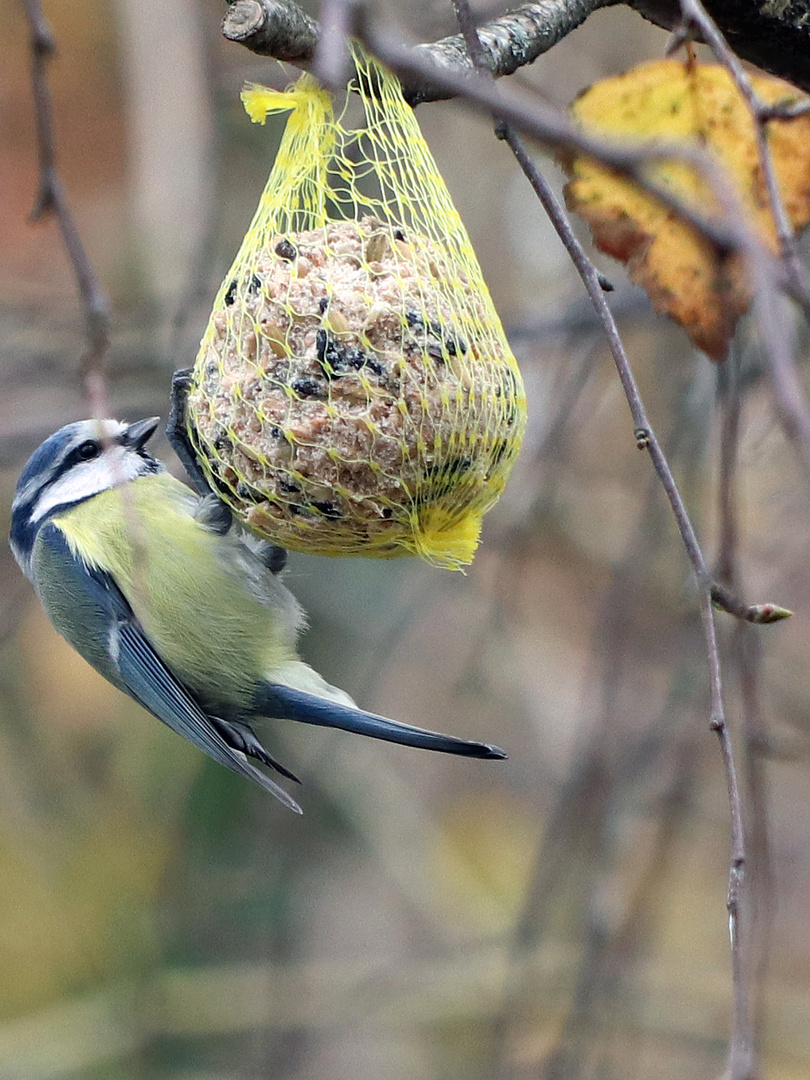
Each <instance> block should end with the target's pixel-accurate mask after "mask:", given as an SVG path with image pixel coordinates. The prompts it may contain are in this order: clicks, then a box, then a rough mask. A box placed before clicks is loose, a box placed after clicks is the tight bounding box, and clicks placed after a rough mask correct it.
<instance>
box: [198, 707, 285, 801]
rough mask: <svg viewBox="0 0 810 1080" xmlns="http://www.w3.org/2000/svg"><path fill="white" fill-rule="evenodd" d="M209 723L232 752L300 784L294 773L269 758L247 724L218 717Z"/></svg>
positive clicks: (214, 717) (212, 718)
mask: <svg viewBox="0 0 810 1080" xmlns="http://www.w3.org/2000/svg"><path fill="white" fill-rule="evenodd" d="M211 723H212V724H213V725H214V727H215V728H216V729H217V731H218V732H219V733H220V735H221V736H222V738H223V739H224V740H225V742H226V743H228V745H229V746H232V747H233V749H234V750H239V751H240V752H241V753H243V754H247V756H248V757H252V758H255V760H256V761H261V762H262V764H263V765H269V766H270V768H271V769H275V770H276V772H277V773H281V775H282V776H286V777H287V779H288V780H294V781H295V782H296V784H300V783H301V781H300V780H299V779H298V777H297V776H296V775H295V773H291V772H290V770H289V769H285V767H284V766H283V765H282V764H280V762H278V761H276V760H275V758H272V757H270V755H269V754H268V753H267V751H266V750H265V748H264V747H263V746H262V744H261V743H260V742H259V740H258V739H257V738H256V734H255V732H254V731H253V728H251V727H248V725H247V724H243V723H240V721H238V720H222V719H220V717H218V716H212V717H211Z"/></svg>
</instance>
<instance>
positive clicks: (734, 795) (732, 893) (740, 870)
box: [700, 591, 757, 1080]
mask: <svg viewBox="0 0 810 1080" xmlns="http://www.w3.org/2000/svg"><path fill="white" fill-rule="evenodd" d="M700 614H701V618H702V620H703V631H704V634H705V636H706V642H707V646H708V652H709V674H710V682H711V726H712V730H713V731H715V732H717V738H718V739H719V741H720V750H721V753H722V756H723V768H724V769H725V773H726V785H727V788H728V801H729V807H730V810H731V865H730V869H729V878H728V897H727V900H726V906H727V908H728V931H729V938H730V940H731V979H732V985H733V988H734V1010H733V1017H732V1024H731V1038H730V1040H729V1065H728V1075H729V1080H751V1078H752V1077H754V1076H756V1074H757V1070H756V1053H755V1049H754V1030H753V1024H752V1021H751V1010H750V1008H749V1003H748V972H747V970H746V962H745V961H746V957H745V951H744V942H743V938H742V936H741V933H740V922H741V909H742V903H743V897H744V890H745V886H746V860H745V834H744V829H743V817H742V800H741V799H740V789H739V785H738V782H737V770H736V766H735V764H734V753H733V749H732V746H731V735H730V733H729V730H728V725H727V724H726V716H725V708H724V705H723V684H722V677H721V673H720V654H719V651H718V648H717V630H716V627H715V625H714V610H713V608H712V603H711V597H710V596H709V593H708V592H705V591H704V592H703V593H702V595H701V602H700Z"/></svg>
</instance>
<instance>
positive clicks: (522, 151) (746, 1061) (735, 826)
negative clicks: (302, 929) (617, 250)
mask: <svg viewBox="0 0 810 1080" xmlns="http://www.w3.org/2000/svg"><path fill="white" fill-rule="evenodd" d="M453 4H454V7H455V9H456V12H457V15H458V18H459V23H460V25H461V27H462V30H463V32H464V34H465V38H466V40H467V42H468V46H469V49H470V54H471V55H472V57H473V59H474V60H475V59H476V57H478V58H479V61H480V55H481V51H480V47H479V46H477V45H476V41H475V38H476V36H477V35H476V31H475V26H474V23H473V21H472V17H471V14H470V10H469V4H468V0H453ZM497 134H498V136H499V137H500V138H502V139H504V141H505V142H506V143H507V144H508V145H509V147H510V149H511V150H512V152H513V153H514V155H515V158H516V159H517V161H518V164H519V165H520V167H521V168H522V169H523V171H524V173H525V174H526V177H527V179H528V180H529V182H530V183H531V185H532V187H533V189H534V191H535V193H536V194H537V196H538V198H539V199H540V202H541V203H542V205H543V208H544V209H545V210H546V213H547V214H548V215H549V218H550V220H551V222H552V224H553V225H554V227H555V229H556V230H557V233H558V235H559V236H560V239H561V240H562V242H563V244H564V246H565V249H566V251H567V252H568V254H569V255H570V257H571V259H572V261H573V262H574V265H575V267H576V269H577V271H578V273H579V275H580V277H581V278H582V281H583V284H584V285H585V289H586V291H587V293H588V296H589V297H590V300H591V303H592V304H593V305H594V308H595V309H596V311H597V312H598V314H599V316H600V318H601V320H602V323H603V326H604V329H605V333H606V335H607V338H608V342H609V344H610V349H611V352H612V354H613V360H614V363H615V364H616V370H617V372H618V375H619V379H620V381H621V383H622V388H623V389H624V393H625V397H626V398H627V403H628V405H629V407H630V413H631V415H632V417H633V423H634V426H635V436H636V442H637V445H638V447H639V448H640V449H646V450H647V451H648V452H649V455H650V458H651V460H652V462H653V466H654V468H655V471H656V473H657V474H658V477H659V479H660V481H661V484H662V486H663V488H664V490H665V492H666V494H667V498H668V499H669V502H670V505H671V507H672V510H673V513H674V515H675V520H676V521H677V523H678V528H679V530H680V533H681V538H682V540H683V543H684V547H685V548H686V551H687V554H688V555H689V558H690V561H691V562H692V566H693V567H694V570H695V574H696V576H697V579H698V586H699V588H700V610H701V619H702V622H703V633H704V637H705V640H706V649H707V653H708V661H709V678H710V687H711V719H710V724H711V728H712V730H713V731H716V732H717V735H718V738H719V740H720V746H721V751H722V756H723V765H724V768H725V772H726V782H727V787H728V798H729V808H730V817H731V864H730V870H729V886H728V898H727V908H728V915H729V933H730V938H731V962H732V985H733V992H734V1018H733V1023H732V1031H731V1038H730V1041H729V1072H730V1080H750V1078H751V1077H753V1076H754V1075H755V1072H756V1067H755V1066H756V1060H755V1052H754V1037H753V1026H752V1022H751V1016H750V1009H749V1004H748V986H747V982H746V979H747V972H746V966H745V955H744V942H743V940H742V938H741V934H740V906H741V900H742V895H743V889H744V884H745V838H744V832H743V818H742V803H741V799H740V792H739V786H738V783H737V773H736V767H735V762H734V756H733V752H732V747H731V738H730V735H729V731H728V727H727V725H726V719H725V709H724V704H723V687H722V677H721V669H720V656H719V652H718V648H717V632H716V627H715V624H714V609H713V606H712V599H713V598H712V581H711V578H710V575H709V571H708V568H707V566H706V562H705V559H704V557H703V552H702V551H701V548H700V544H699V542H698V539H697V535H696V533H695V530H694V528H693V526H692V523H691V521H690V519H689V515H688V513H687V511H686V507H685V505H684V503H683V500H682V498H681V495H680V492H679V491H678V487H677V485H676V483H675V478H674V476H673V474H672V470H671V469H670V467H669V463H668V461H667V459H666V457H665V455H664V451H663V449H662V447H661V445H660V443H659V442H658V438H657V436H656V434H655V432H654V431H653V429H652V427H651V425H650V422H649V420H648V418H647V413H646V409H645V406H644V402H643V400H642V398H641V394H640V392H639V389H638V385H637V383H636V381H635V377H634V375H633V371H632V368H631V366H630V362H629V358H628V356H627V353H626V351H625V348H624V343H623V342H622V340H621V337H620V335H619V331H618V327H617V326H616V323H615V321H614V319H613V316H612V314H611V312H610V308H609V307H608V304H607V302H606V300H605V297H604V294H603V291H602V288H601V286H600V283H599V277H598V274H597V272H596V268H595V267H594V266H593V264H592V262H591V260H590V259H589V258H588V256H587V254H586V252H585V250H584V248H583V247H582V245H581V244H580V243H579V241H578V240H577V238H576V236H575V235H574V232H573V230H572V228H571V226H570V223H569V222H568V219H567V217H566V215H565V213H564V211H563V209H562V207H561V206H560V205H559V203H558V202H557V200H556V198H555V196H554V194H553V192H552V191H551V189H550V187H549V186H548V184H547V183H546V181H545V178H544V177H543V176H542V174H541V173H540V171H539V169H538V168H537V167H536V166H535V164H534V162H533V161H532V160H531V158H530V157H529V155H528V153H527V151H526V147H525V145H524V144H523V141H522V139H521V138H520V136H518V135H517V134H516V133H515V132H514V131H512V130H511V128H510V127H509V126H508V125H507V124H503V123H501V124H499V125H498V130H497Z"/></svg>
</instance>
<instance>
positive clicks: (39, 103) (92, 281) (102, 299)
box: [24, 0, 109, 418]
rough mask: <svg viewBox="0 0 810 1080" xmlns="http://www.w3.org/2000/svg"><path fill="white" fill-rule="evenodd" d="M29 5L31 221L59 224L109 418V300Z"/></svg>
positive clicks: (93, 388)
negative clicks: (61, 145) (34, 153)
mask: <svg viewBox="0 0 810 1080" xmlns="http://www.w3.org/2000/svg"><path fill="white" fill-rule="evenodd" d="M24 6H25V14H26V17H27V19H28V25H29V27H30V31H31V88H32V93H33V98H34V108H35V112H36V127H37V142H38V146H39V191H38V194H37V198H36V202H35V203H34V208H33V210H32V211H31V220H32V221H39V220H41V219H42V218H44V217H46V216H47V215H48V214H53V215H54V216H55V217H56V220H57V221H58V223H59V228H60V230H61V233H62V240H63V242H64V245H65V250H66V251H67V255H68V259H69V260H70V263H71V266H72V268H73V274H74V276H75V278H76V284H77V286H78V289H79V296H80V297H81V302H82V307H83V309H84V324H85V342H86V344H85V350H84V353H83V355H82V359H81V367H82V373H83V375H84V379H85V383H86V386H87V392H88V396H89V397H90V401H91V404H92V410H93V415H94V416H96V417H98V418H103V417H105V416H107V415H108V413H109V410H108V408H107V391H106V381H105V357H106V353H107V349H108V348H109V303H108V300H107V296H106V294H105V292H104V290H103V289H102V287H101V283H100V282H99V280H98V278H97V277H96V273H95V271H94V270H93V266H92V264H91V262H90V259H89V257H88V255H87V252H86V250H85V247H84V244H83V243H82V238H81V236H80V234H79V230H78V228H77V226H76V222H75V220H74V218H73V214H72V212H71V209H70V206H69V204H68V201H67V196H66V194H65V189H64V186H63V184H62V181H61V178H60V176H59V173H58V171H57V168H56V150H55V147H54V137H53V110H52V107H51V95H50V90H49V89H48V81H47V66H48V61H49V60H50V58H51V57H52V56H53V54H54V52H55V49H56V46H55V44H54V40H53V37H52V35H51V30H50V27H49V26H48V23H47V21H46V19H45V16H44V14H43V11H42V5H41V3H40V0H24Z"/></svg>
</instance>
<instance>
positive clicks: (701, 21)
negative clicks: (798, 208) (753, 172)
mask: <svg viewBox="0 0 810 1080" xmlns="http://www.w3.org/2000/svg"><path fill="white" fill-rule="evenodd" d="M680 4H681V11H682V13H683V20H684V23H685V25H686V26H687V27H689V26H696V27H697V28H698V29H699V30H700V35H701V37H702V38H703V40H704V41H705V42H706V44H707V45H708V46H709V48H710V49H711V50H712V52H713V53H714V55H715V57H716V59H717V60H718V61H719V62H720V63H721V64H722V65H723V66H724V67H725V68H726V69H727V71H728V73H729V75H730V76H731V78H732V79H733V80H734V83H735V85H736V87H737V89H738V91H739V92H740V95H741V96H742V97H743V98H744V100H745V102H746V104H747V106H748V109H749V111H750V113H751V117H752V119H753V121H754V136H755V139H756V144H757V156H758V157H759V166H760V169H761V171H762V177H763V179H764V181H765V188H766V190H767V192H768V201H769V203H770V208H771V213H772V215H773V220H774V225H775V227H776V235H777V239H778V241H779V247H780V251H781V254H782V258H783V260H784V262H785V266H786V268H787V271H788V280H789V282H790V284H791V287H792V290H791V295H792V296H793V297H794V299H795V300H796V301H797V303H800V304H801V305H802V308H803V309H804V312H805V315H806V316H810V282H808V278H807V273H806V271H805V268H804V266H803V264H802V261H801V259H800V258H799V253H798V250H797V248H796V236H795V234H794V231H793V227H792V225H791V224H790V220H789V218H788V215H787V211H786V210H785V204H784V202H783V200H782V195H781V192H780V191H779V182H778V180H777V177H776V170H775V169H774V164H773V158H772V156H771V152H770V148H769V146H768V135H767V124H768V122H769V121H770V120H774V119H777V118H779V119H785V118H786V113H785V110H784V109H782V108H780V107H779V106H778V105H766V104H765V102H764V101H762V100H761V98H760V97H759V95H758V94H757V93H756V91H755V90H754V87H753V85H752V83H751V80H750V79H749V77H748V75H747V73H746V71H745V68H744V67H743V66H742V64H741V63H740V61H739V60H738V59H737V57H736V55H735V54H734V53H733V52H732V50H731V49H730V47H729V44H728V42H727V41H726V39H725V38H724V37H723V35H722V34H721V33H720V30H719V28H718V26H717V24H716V23H715V21H714V19H712V17H711V16H710V15H709V13H708V12H707V11H706V8H705V7H704V6H703V4H702V3H701V0H680ZM802 104H803V106H804V110H806V109H807V108H808V107H810V102H806V101H805V102H803V103H802ZM795 115H796V114H795V113H792V114H790V116H789V117H787V118H792V117H795Z"/></svg>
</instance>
